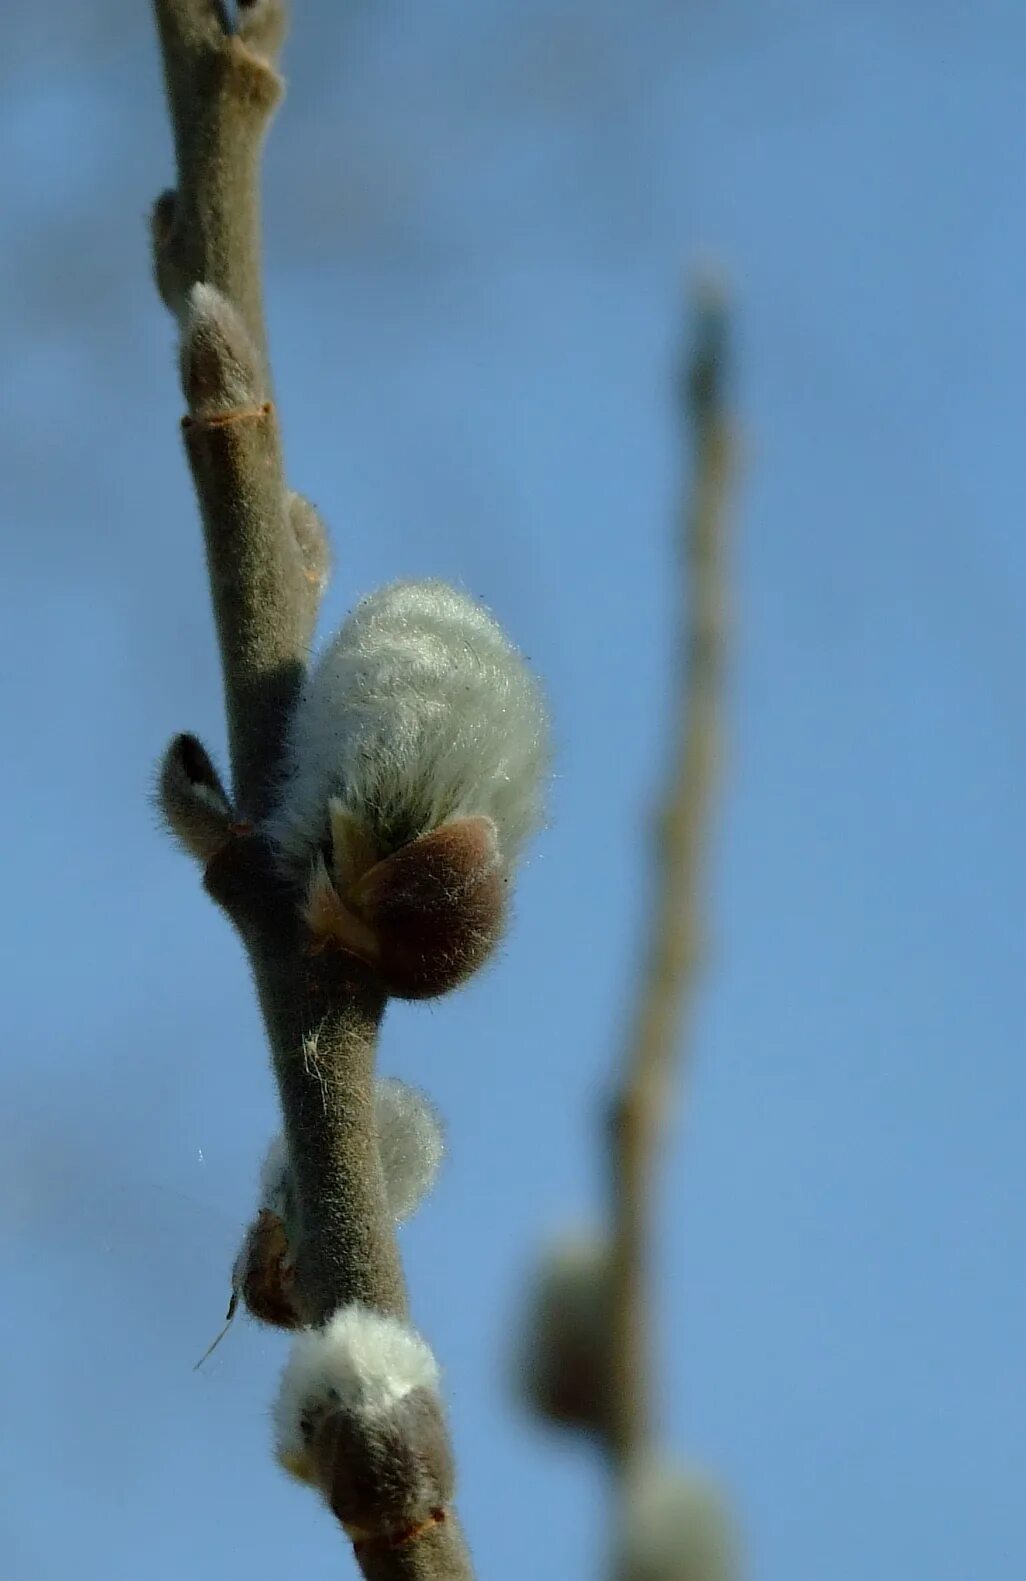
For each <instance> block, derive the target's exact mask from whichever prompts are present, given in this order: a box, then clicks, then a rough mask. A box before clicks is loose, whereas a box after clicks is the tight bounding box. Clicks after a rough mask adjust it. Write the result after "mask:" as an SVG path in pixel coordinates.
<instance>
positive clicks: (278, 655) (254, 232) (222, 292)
mask: <svg viewBox="0 0 1026 1581" xmlns="http://www.w3.org/2000/svg"><path fill="white" fill-rule="evenodd" d="M154 9H155V13H156V20H157V26H158V32H159V37H160V44H161V51H162V57H163V63H164V74H165V80H166V85H167V96H168V105H169V109H170V114H171V123H172V128H173V132H174V144H175V156H176V164H177V185H176V188H175V190H174V191H171V192H166V193H164V194H163V196H162V197H161V198H159V199H158V201H157V204H156V206H155V209H154V214H153V226H152V231H153V246H154V263H155V272H156V277H157V283H158V287H159V289H160V292H161V295H162V296H163V298H164V301H165V302H166V304H167V305H168V307H169V308H170V309H171V311H172V312H173V313H174V314H175V316H176V318H177V319H178V322H179V325H180V330H181V367H182V383H183V389H184V392H185V397H186V401H187V404H188V414H187V416H186V417H185V419H184V420H183V429H184V437H185V446H186V452H187V455H188V460H189V465H190V468H191V471H192V477H193V482H194V484H195V488H196V494H197V498H198V501H199V506H200V511H201V515H202V518H203V528H204V539H205V544H206V552H207V564H208V570H209V576H210V588H211V597H212V602H213V607H214V616H215V621H216V625H217V632H218V639H219V644H220V651H221V659H222V668H223V678H224V692H225V704H226V712H227V718H228V734H229V747H230V756H231V767H232V782H233V788H232V792H231V794H229V792H228V791H226V790H225V789H224V787H223V786H221V784H220V781H218V779H217V776H216V772H215V771H214V769H213V766H212V764H211V762H210V760H209V758H208V757H207V755H206V753H205V752H204V751H203V749H202V748H201V747H200V746H199V744H198V743H197V742H195V740H194V739H193V738H191V737H178V738H177V739H176V741H175V742H174V743H172V747H171V748H170V749H169V753H168V756H167V758H166V760H165V766H164V770H163V773H162V778H161V796H162V800H163V804H164V809H165V814H166V816H167V818H168V821H169V823H170V824H171V826H172V828H173V829H174V830H175V832H176V833H177V834H178V835H179V838H180V839H181V840H182V843H183V844H184V845H185V847H186V849H188V850H189V851H190V852H191V853H192V854H193V855H194V856H197V857H198V858H199V859H200V860H202V861H203V862H204V863H205V884H206V888H207V890H208V892H209V893H210V894H211V895H212V896H213V898H214V899H215V900H216V901H217V902H218V904H220V905H221V906H222V907H223V909H224V910H225V911H226V912H227V914H228V916H229V917H230V919H231V921H232V922H233V923H234V925H235V927H236V928H237V929H238V931H239V933H240V935H241V937H242V939H243V942H244V943H245V946H246V949H247V952H248V954H249V957H250V962H251V965H252V969H253V976H254V979H255V982H256V986H257V991H258V994H259V998H260V1003H261V1007H262V1010H263V1014H264V1020H265V1023H266V1027H267V1034H268V1040H269V1042H270V1045H271V1050H272V1054H273V1059H274V1068H275V1073H276V1077H277V1081H278V1087H279V1092H280V1097H281V1104H282V1110H283V1115H284V1122H285V1133H286V1139H287V1144H288V1152H289V1157H290V1160H291V1167H292V1171H293V1174H294V1180H295V1188H296V1197H297V1201H298V1218H299V1245H298V1252H297V1259H298V1260H297V1271H296V1283H297V1289H296V1298H297V1302H298V1307H299V1315H300V1318H301V1320H302V1322H303V1323H304V1324H307V1325H311V1326H314V1325H320V1324H323V1323H324V1322H325V1320H326V1319H328V1318H329V1317H330V1316H331V1315H332V1314H334V1313H336V1312H337V1311H338V1310H339V1309H340V1308H345V1307H347V1306H350V1305H351V1304H353V1303H359V1304H360V1305H361V1306H363V1307H366V1308H370V1309H371V1310H372V1311H374V1312H377V1313H382V1314H385V1315H387V1316H392V1317H396V1318H400V1319H404V1318H405V1317H406V1311H407V1306H406V1292H405V1287H404V1282H403V1277H402V1270H401V1267H400V1263H399V1257H398V1251H397V1248H396V1243H395V1236H394V1230H393V1221H392V1218H391V1216H390V1214H389V1212H388V1207H387V1202H386V1196H385V1184H384V1178H383V1174H382V1167H381V1161H380V1157H379V1153H378V1147H377V1141H376V1137H375V1129H374V1057H375V1048H376V1042H377V1034H378V1028H379V1024H380V1020H381V1016H382V1013H383V1010H384V1004H385V994H384V990H383V989H382V987H381V985H380V983H379V981H378V980H377V979H376V978H375V977H374V976H372V974H371V973H370V971H369V970H368V969H367V968H366V967H364V966H363V965H361V964H360V962H359V961H357V960H356V958H355V957H353V956H349V955H345V954H343V953H341V952H338V951H335V952H330V951H324V952H322V953H319V954H313V953H311V950H310V937H309V933H308V931H307V929H306V927H305V924H304V922H303V920H302V917H301V911H300V905H299V900H300V898H301V897H298V896H297V894H296V893H295V891H294V889H293V888H290V887H289V885H288V884H286V883H285V882H284V881H283V880H282V878H281V877H280V876H279V874H278V872H277V870H276V868H275V865H274V863H273V861H272V858H271V852H270V849H269V846H268V844H267V842H266V841H265V839H264V838H263V836H262V835H261V833H260V828H259V825H260V820H261V819H262V818H263V817H264V815H265V814H266V812H267V810H268V807H269V804H270V799H271V795H272V792H273V789H274V786H275V783H276V780H277V778H278V776H279V775H280V772H281V768H282V762H283V751H284V741H285V733H286V730H287V727H288V723H289V719H290V716H291V714H292V712H293V710H294V708H295V704H296V701H297V698H298V695H299V689H300V686H301V684H302V681H303V678H304V675H305V661H306V655H307V651H308V647H309V643H310V638H311V635H312V632H313V628H314V623H315V621H316V616H317V609H318V604H319V600H320V596H321V593H322V592H323V590H324V586H325V582H326V579H327V547H326V539H325V535H324V531H323V528H322V526H321V524H320V521H319V518H318V517H317V514H316V512H315V511H314V510H313V508H312V506H310V505H308V504H307V502H306V501H305V500H303V499H302V498H301V496H299V495H296V494H294V493H292V492H291V491H290V490H289V489H288V487H287V485H286V481H285V471H284V464H283V459H282V449H281V440H280V436H279V431H278V423H277V417H276V413H275V409H274V404H273V398H272V386H271V376H270V369H269V363H268V355H267V335H266V329H265V325H264V315H263V307H262V291H261V275H260V211H259V169H260V153H261V148H262V144H263V139H264V134H265V131H266V128H267V125H268V122H269V120H270V117H271V115H272V113H273V111H274V108H275V106H276V104H277V103H278V101H279V99H280V97H281V93H282V82H281V79H280V77H279V76H278V73H277V70H276V61H277V54H278V50H279V48H280V45H281V42H282V39H283V36H284V32H285V10H284V6H283V4H282V3H281V0H249V3H247V0H238V5H237V11H238V17H239V20H238V25H237V26H236V27H233V26H232V24H231V22H230V20H229V16H228V12H227V10H226V8H225V7H224V6H222V5H221V4H220V3H219V0H154ZM443 1431H444V1430H443ZM444 1447H446V1448H447V1444H446V1446H444ZM345 1472H346V1475H347V1476H349V1477H350V1478H351V1477H353V1476H358V1475H359V1474H360V1472H361V1468H360V1467H359V1466H357V1467H353V1466H351V1465H350V1466H347V1467H346V1468H345ZM329 1502H330V1501H329ZM333 1508H334V1505H333ZM340 1518H341V1517H340ZM347 1530H348V1531H349V1535H350V1536H351V1537H352V1539H353V1546H354V1552H355V1554H356V1557H357V1561H358V1563H359V1565H360V1568H361V1570H362V1572H363V1574H364V1575H365V1576H368V1577H374V1578H380V1581H469V1578H470V1576H471V1570H470V1563H469V1559H468V1556H467V1552H466V1547H465V1545H464V1542H463V1539H462V1535H461V1533H460V1529H459V1524H458V1522H457V1520H456V1518H455V1515H454V1514H453V1513H452V1512H451V1511H449V1510H446V1509H440V1510H433V1511H432V1512H431V1520H430V1521H427V1522H425V1523H424V1525H423V1529H420V1527H418V1528H417V1529H416V1530H415V1531H414V1530H405V1529H403V1530H399V1531H397V1530H395V1529H393V1528H390V1527H388V1526H387V1525H383V1526H382V1528H381V1529H380V1530H379V1529H376V1528H373V1527H372V1528H371V1529H365V1528H361V1529H360V1530H359V1532H356V1533H354V1532H353V1531H352V1530H350V1528H349V1527H347Z"/></svg>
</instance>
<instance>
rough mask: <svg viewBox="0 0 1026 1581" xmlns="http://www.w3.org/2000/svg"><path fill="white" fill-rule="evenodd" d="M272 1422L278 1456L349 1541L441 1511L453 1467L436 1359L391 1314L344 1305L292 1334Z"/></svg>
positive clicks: (415, 1524) (396, 1529)
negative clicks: (311, 1489) (319, 1323)
mask: <svg viewBox="0 0 1026 1581" xmlns="http://www.w3.org/2000/svg"><path fill="white" fill-rule="evenodd" d="M275 1423H276V1428H277V1443H278V1459H279V1461H280V1462H281V1464H282V1465H283V1466H284V1467H285V1469H286V1470H287V1471H289V1472H291V1473H292V1475H293V1476H295V1477H298V1478H299V1479H300V1480H301V1481H303V1482H308V1483H311V1484H312V1485H313V1486H315V1487H317V1488H319V1489H320V1491H321V1493H322V1494H323V1495H324V1498H325V1499H326V1500H327V1502H328V1504H329V1505H330V1507H331V1509H332V1511H333V1512H334V1514H335V1515H336V1516H337V1518H338V1519H339V1520H340V1521H341V1522H342V1524H343V1526H344V1527H345V1528H346V1531H347V1532H348V1533H349V1535H350V1537H351V1538H352V1539H353V1540H354V1541H355V1542H368V1543H369V1542H375V1541H379V1540H385V1541H392V1542H395V1541H402V1540H404V1539H406V1538H409V1537H412V1536H414V1535H415V1534H416V1533H417V1531H418V1530H419V1529H420V1528H421V1527H423V1526H426V1525H429V1524H431V1523H433V1522H436V1521H440V1520H444V1518H445V1509H446V1505H447V1504H448V1502H449V1500H450V1498H451V1497H452V1484H453V1471H452V1462H451V1458H450V1453H449V1448H448V1441H447V1435H446V1431H445V1423H444V1418H443V1414H442V1407H441V1402H440V1400H439V1397H438V1366H437V1363H436V1362H435V1359H434V1357H433V1355H432V1354H431V1351H430V1350H429V1349H428V1347H427V1345H426V1344H425V1343H424V1341H423V1340H422V1339H421V1338H420V1337H419V1335H417V1334H415V1333H414V1332H413V1330H412V1329H409V1328H407V1327H406V1325H405V1324H404V1323H401V1322H400V1321H399V1320H398V1319H397V1318H393V1317H386V1316H384V1315H383V1314H382V1313H378V1312H373V1311H371V1310H370V1309H369V1308H367V1307H363V1306H360V1305H359V1304H353V1305H352V1306H347V1307H343V1308H342V1310H341V1311H339V1312H336V1313H335V1316H334V1317H333V1318H331V1320H330V1321H329V1322H328V1323H327V1324H326V1325H325V1326H324V1328H322V1329H309V1330H306V1331H304V1332H303V1333H301V1334H300V1335H299V1336H298V1337H297V1338H296V1340H295V1342H294V1344H293V1349H292V1356H291V1358H290V1360H289V1364H288V1366H287V1367H286V1369H285V1372H284V1375H283V1377H282V1381H281V1389H280V1392H279V1396H278V1403H277V1406H276V1410H275Z"/></svg>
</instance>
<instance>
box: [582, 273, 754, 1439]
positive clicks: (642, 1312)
mask: <svg viewBox="0 0 1026 1581" xmlns="http://www.w3.org/2000/svg"><path fill="white" fill-rule="evenodd" d="M726 329H727V326H726V318H725V311H724V308H723V306H722V304H721V303H720V302H719V300H718V299H716V298H715V297H713V296H712V295H711V294H706V295H704V296H703V297H702V298H701V299H700V300H699V303H698V323H697V331H696V338H695V344H694V347H693V350H692V354H691V359H690V363H689V367H688V371H687V376H686V379H685V381H684V388H683V390H682V392H681V416H682V425H683V427H684V429H685V433H686V434H688V433H689V434H690V436H691V442H692V451H693V466H692V479H693V481H692V487H691V493H690V497H689V499H688V501H687V504H686V507H685V510H684V521H683V548H684V555H683V559H684V561H685V567H686V582H685V585H684V589H683V591H682V599H681V608H682V619H681V633H680V641H679V657H678V683H677V687H676V699H677V700H676V706H675V717H674V720H673V747H672V759H671V764H670V770H669V777H668V783H667V788H666V793H665V801H664V804H663V808H662V812H661V815H660V817H659V821H658V826H657V832H656V838H655V842H654V850H653V853H652V854H653V859H654V860H653V872H654V883H655V894H654V899H653V906H652V912H651V922H650V931H649V937H648V941H647V946H646V952H645V960H644V965H643V969H642V975H641V985H640V991H639V995H638V1000H637V1004H636V1007H635V1010H634V1013H633V1020H632V1024H631V1027H630V1030H629V1035H628V1038H627V1043H626V1052H625V1058H624V1065H623V1080H622V1086H621V1088H620V1091H619V1092H618V1094H617V1097H616V1100H615V1102H614V1105H613V1110H612V1117H611V1127H610V1164H611V1176H612V1182H611V1183H612V1217H613V1235H612V1246H611V1268H610V1284H611V1289H610V1301H611V1335H610V1346H611V1353H610V1356H609V1396H608V1412H609V1420H608V1423H607V1432H606V1440H607V1447H608V1450H609V1453H610V1456H611V1458H612V1461H613V1463H614V1465H616V1466H618V1467H619V1468H620V1469H621V1471H623V1470H625V1469H626V1468H627V1467H628V1465H630V1464H632V1463H634V1462H635V1461H636V1460H637V1458H638V1456H639V1453H640V1452H641V1451H643V1450H645V1449H646V1448H647V1447H648V1446H649V1440H650V1437H651V1431H652V1423H651V1411H652V1384H651V1376H650V1367H651V1363H650V1337H649V1332H648V1303H649V1294H648V1234H649V1216H650V1204H651V1196H652V1185H653V1176H654V1171H655V1167H656V1164H657V1161H658V1154H659V1144H660V1139H661V1134H662V1125H663V1120H664V1117H665V1115H666V1112H667V1108H668V1104H669V1102H670V1099H671V1096H672V1084H673V1082H674V1079H675V1077H677V1076H678V1074H679V1070H678V1067H679V1060H680V1049H681V1041H682V1032H683V1030H684V1028H685V1024H686V1022H687V1018H688V1016H689V1013H690V1011H691V1007H692V1002H693V996H694V990H695V983H696V975H697V968H698V965H699V957H700V947H701V929H700V912H701V902H702V858H703V855H704V850H705V846H706V843H707V836H708V830H709V822H710V814H711V812H712V805H713V793H714V788H715V770H716V762H717V749H718V741H719V732H720V713H721V703H722V687H723V670H724V646H725V639H724V625H725V620H724V613H725V612H724V603H725V600H724V586H725V580H726V578H725V567H724V555H725V516H726V505H727V496H728V492H729V484H730V476H731V460H732V444H731V429H730V423H729V419H728V414H727V411H726V406H725V395H724V373H725V369H724V362H725V349H726V347H725V342H726Z"/></svg>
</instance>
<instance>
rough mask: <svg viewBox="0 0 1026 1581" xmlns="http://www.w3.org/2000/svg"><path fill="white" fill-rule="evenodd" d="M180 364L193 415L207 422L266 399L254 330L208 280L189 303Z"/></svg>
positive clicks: (186, 310) (192, 296) (192, 293)
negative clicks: (252, 333) (262, 387)
mask: <svg viewBox="0 0 1026 1581" xmlns="http://www.w3.org/2000/svg"><path fill="white" fill-rule="evenodd" d="M180 361H181V371H182V389H183V391H184V392H185V398H186V400H187V401H188V403H189V411H190V412H191V413H192V415H193V417H195V418H199V419H200V420H201V421H206V422H210V421H212V420H216V419H217V418H221V417H225V416H228V415H229V414H232V413H237V412H239V411H245V410H248V409H253V408H256V407H257V406H258V405H259V404H260V403H261V402H262V401H263V400H264V396H263V393H262V391H261V384H262V378H261V374H260V372H259V368H260V358H259V354H258V352H257V350H256V347H255V346H254V345H253V342H252V340H251V339H250V335H249V331H248V330H247V329H246V326H245V324H244V323H243V322H242V318H241V317H240V315H239V314H238V312H237V311H236V309H235V308H234V307H233V306H232V304H231V303H230V302H229V300H228V298H227V297H226V296H223V295H222V294H221V292H220V291H217V290H215V289H214V287H213V286H212V285H206V284H204V283H203V282H202V281H201V282H200V284H199V285H194V286H193V287H192V290H191V291H190V292H189V294H188V297H187V299H186V307H185V312H184V315H183V318H182V344H181V351H180Z"/></svg>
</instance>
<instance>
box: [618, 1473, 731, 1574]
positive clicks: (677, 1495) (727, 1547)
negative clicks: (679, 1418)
mask: <svg viewBox="0 0 1026 1581" xmlns="http://www.w3.org/2000/svg"><path fill="white" fill-rule="evenodd" d="M738 1573H739V1564H738V1544H737V1538H736V1534H735V1531H734V1526H733V1523H732V1521H731V1518H730V1515H729V1512H728V1510H727V1507H726V1504H725V1501H724V1499H723V1496H722V1494H721V1493H720V1491H719V1489H718V1488H717V1487H716V1485H715V1483H714V1482H713V1481H712V1480H711V1479H710V1478H709V1477H708V1476H706V1475H705V1474H703V1473H701V1472H698V1471H694V1470H691V1469H689V1468H687V1467H683V1466H674V1465H666V1464H660V1463H659V1462H654V1461H653V1462H649V1463H646V1464H643V1465H642V1466H640V1467H638V1468H637V1469H636V1470H635V1471H634V1472H633V1474H632V1475H631V1477H630V1479H629V1481H628V1483H627V1487H626V1490H625V1495H624V1514H623V1527H622V1531H621V1537H620V1546H619V1554H618V1559H617V1565H616V1570H615V1574H616V1576H617V1581H736V1578H737V1576H738Z"/></svg>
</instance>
